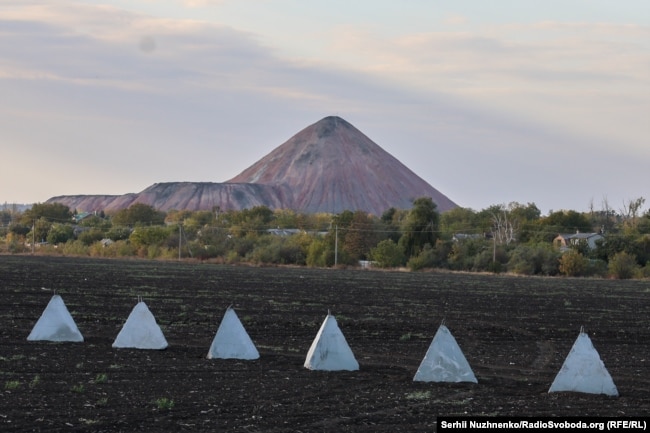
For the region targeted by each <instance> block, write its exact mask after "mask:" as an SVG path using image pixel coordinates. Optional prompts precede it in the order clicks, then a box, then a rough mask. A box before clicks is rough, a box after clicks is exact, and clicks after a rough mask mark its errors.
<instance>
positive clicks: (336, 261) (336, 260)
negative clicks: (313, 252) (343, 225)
mask: <svg viewBox="0 0 650 433" xmlns="http://www.w3.org/2000/svg"><path fill="white" fill-rule="evenodd" d="M338 264H339V225H338V224H336V225H335V226H334V267H336V265H338Z"/></svg>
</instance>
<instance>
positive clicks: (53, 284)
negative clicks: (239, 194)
mask: <svg viewBox="0 0 650 433" xmlns="http://www.w3.org/2000/svg"><path fill="white" fill-rule="evenodd" d="M53 290H55V291H56V293H57V294H60V295H61V296H62V298H63V300H64V301H65V303H66V305H67V307H68V310H69V311H70V313H71V314H72V316H73V318H74V319H75V321H76V323H77V326H78V327H79V329H80V331H81V333H82V334H83V336H84V339H85V341H84V342H83V343H50V342H28V341H27V340H26V338H27V335H29V333H30V331H31V329H32V327H33V326H34V324H35V323H36V321H37V320H38V318H39V317H40V315H41V313H42V312H43V309H44V308H45V306H46V305H47V303H48V302H49V300H50V298H51V296H52V293H53ZM138 296H140V297H142V298H143V300H144V301H145V302H146V303H147V305H148V307H149V309H150V310H151V312H152V313H153V314H154V315H155V316H156V319H157V321H158V323H159V324H160V325H161V328H162V330H163V332H164V333H165V336H166V338H167V341H168V342H169V348H168V349H166V350H163V351H150V350H130V349H113V348H112V347H111V344H112V343H113V340H114V339H115V337H116V335H117V333H118V332H119V330H120V329H121V326H122V324H123V323H124V321H125V320H126V318H127V317H128V315H129V313H130V311H131V309H132V308H133V307H134V306H135V304H136V302H137V299H138ZM231 304H232V305H233V307H234V308H235V310H236V312H237V314H238V316H239V318H240V319H241V321H242V323H243V324H244V326H245V327H246V330H247V331H248V333H249V335H250V336H251V338H252V339H253V341H254V342H255V344H256V345H257V348H258V350H259V352H260V354H261V357H260V359H259V360H256V361H235V360H208V359H206V354H207V351H208V348H209V346H210V343H211V341H212V339H213V337H214V334H215V332H216V330H217V327H218V326H219V323H220V320H221V318H222V316H223V313H224V312H225V310H226V308H227V307H228V306H229V305H231ZM328 310H331V313H332V314H333V315H335V316H336V318H337V321H338V324H339V327H340V328H341V331H342V332H343V333H344V335H345V337H346V339H347V341H348V343H349V345H350V347H351V348H352V350H353V352H354V354H355V356H356V358H357V360H358V361H359V364H360V370H359V371H355V372H318V371H310V370H307V369H305V368H303V363H304V360H305V355H306V353H307V350H308V349H309V346H310V344H311V342H312V340H313V339H314V337H315V335H316V333H317V332H318V329H319V327H320V325H321V323H322V321H323V319H324V318H325V316H326V315H327V311H328ZM649 313H650V284H649V283H648V282H647V281H611V280H591V279H568V278H566V279H565V278H520V277H512V276H494V275H473V274H451V273H405V272H380V271H369V270H364V271H361V270H341V269H337V270H332V269H327V270H322V269H307V268H254V267H236V266H224V265H215V264H200V263H179V262H159V261H136V260H133V261H122V260H98V259H75V258H60V257H31V256H0V431H3V432H24V431H54V432H56V431H61V432H63V431H65V432H69V431H84V432H86V431H95V432H132V431H151V432H173V431H188V432H190V431H191V432H212V431H231V432H319V431H323V432H325V431H327V432H329V431H339V432H394V431H410V432H418V431H423V432H425V431H426V432H430V431H435V426H436V416H437V415H463V414H468V415H545V416H552V415H615V416H632V415H647V413H648V408H649V407H650V368H649V366H650V327H649V324H648V316H649ZM443 319H444V320H445V324H446V325H447V327H448V328H449V329H450V331H451V332H452V334H453V335H454V337H455V338H456V340H457V341H458V344H459V345H460V347H461V349H462V350H463V352H464V354H465V356H466V358H467V360H468V361H469V363H470V365H471V366H472V369H473V370H474V373H475V374H476V377H477V378H478V381H479V383H478V384H440V383H414V382H413V381H412V379H413V375H414V374H415V372H416V370H417V368H418V366H419V364H420V361H421V360H422V358H423V356H424V354H425V353H426V351H427V348H428V347H429V344H430V343H431V339H432V338H433V335H434V334H435V332H436V330H437V328H438V326H439V324H440V323H441V321H442V320H443ZM581 326H584V328H585V330H586V331H587V332H588V333H589V336H590V338H591V340H592V342H593V344H594V346H595V347H596V349H597V350H598V352H599V353H600V356H601V358H602V360H603V361H604V363H605V366H606V367H607V368H608V370H609V372H610V374H611V376H612V378H613V379H614V383H615V384H616V386H617V387H618V391H619V393H620V397H617V398H616V397H606V396H603V395H591V394H579V393H553V394H549V393H548V392H547V391H548V388H549V386H550V384H551V382H552V381H553V379H554V377H555V375H556V374H557V372H558V370H559V369H560V367H561V365H562V363H563V361H564V358H565V357H566V355H567V354H568V352H569V350H570V348H571V346H572V345H573V342H574V341H575V339H576V337H577V336H578V333H579V331H580V327H581Z"/></svg>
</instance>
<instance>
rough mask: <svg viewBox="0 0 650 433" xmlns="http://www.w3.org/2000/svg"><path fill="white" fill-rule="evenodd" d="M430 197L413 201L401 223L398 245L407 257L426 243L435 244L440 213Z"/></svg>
mask: <svg viewBox="0 0 650 433" xmlns="http://www.w3.org/2000/svg"><path fill="white" fill-rule="evenodd" d="M436 207H437V206H436V204H435V203H434V202H433V200H432V199H431V198H430V197H421V198H418V199H415V200H414V201H413V207H412V208H411V210H410V212H409V213H408V215H407V217H406V219H405V220H404V222H403V224H402V236H401V237H400V239H399V245H400V247H401V248H402V251H403V252H404V254H405V255H406V256H407V257H411V256H414V255H418V254H419V253H420V251H422V249H423V248H424V246H425V245H426V244H429V245H431V246H433V245H435V244H436V240H437V239H438V225H439V222H440V214H438V211H437V210H436Z"/></svg>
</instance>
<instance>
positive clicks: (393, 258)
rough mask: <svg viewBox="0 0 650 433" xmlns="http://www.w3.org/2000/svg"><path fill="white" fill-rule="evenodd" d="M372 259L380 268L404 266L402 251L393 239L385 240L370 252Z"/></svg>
mask: <svg viewBox="0 0 650 433" xmlns="http://www.w3.org/2000/svg"><path fill="white" fill-rule="evenodd" d="M370 257H371V259H372V260H373V261H375V262H377V266H379V267H380V268H394V267H397V266H401V265H403V264H404V261H405V259H406V258H405V257H404V253H403V252H402V249H401V248H400V247H399V245H397V244H396V243H395V242H394V241H393V240H392V239H384V240H383V241H381V242H379V243H378V244H377V246H376V247H375V248H372V249H371V250H370Z"/></svg>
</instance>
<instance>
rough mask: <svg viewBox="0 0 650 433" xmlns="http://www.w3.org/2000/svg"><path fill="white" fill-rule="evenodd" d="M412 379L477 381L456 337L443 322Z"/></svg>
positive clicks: (420, 380) (424, 380)
mask: <svg viewBox="0 0 650 433" xmlns="http://www.w3.org/2000/svg"><path fill="white" fill-rule="evenodd" d="M413 381H414V382H474V383H478V381H477V380H476V376H474V373H473V372H472V369H471V367H470V366H469V363H468V362H467V359H465V355H463V352H462V351H461V350H460V347H459V346H458V343H456V339H455V338H454V336H453V335H451V332H449V329H448V328H447V327H446V326H445V325H444V324H442V325H440V327H439V328H438V331H437V332H436V335H435V336H434V337H433V341H431V345H430V346H429V350H427V353H426V355H425V356H424V359H423V360H422V362H421V363H420V367H419V368H418V371H417V372H416V373H415V377H414V378H413Z"/></svg>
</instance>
